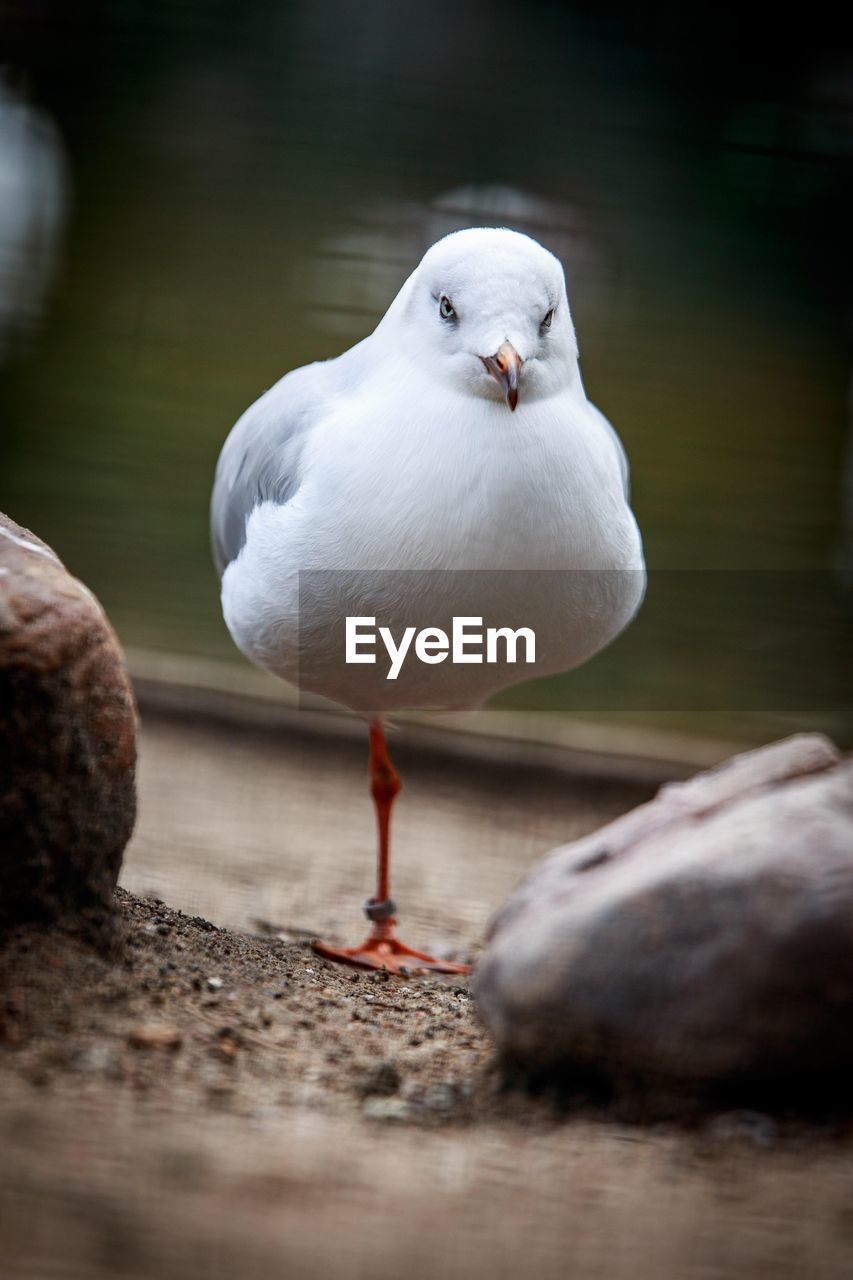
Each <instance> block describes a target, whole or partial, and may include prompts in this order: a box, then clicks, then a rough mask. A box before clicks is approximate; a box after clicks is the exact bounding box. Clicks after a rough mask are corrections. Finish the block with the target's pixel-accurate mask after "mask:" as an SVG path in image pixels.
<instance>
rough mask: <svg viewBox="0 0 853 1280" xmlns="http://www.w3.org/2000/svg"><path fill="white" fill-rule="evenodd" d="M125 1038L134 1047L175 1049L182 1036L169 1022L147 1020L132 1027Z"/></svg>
mask: <svg viewBox="0 0 853 1280" xmlns="http://www.w3.org/2000/svg"><path fill="white" fill-rule="evenodd" d="M127 1039H128V1043H129V1044H130V1045H131V1046H132V1047H133V1048H134V1049H177V1048H178V1046H179V1045H180V1044H181V1040H182V1036H181V1033H180V1031H179V1030H178V1028H177V1027H175V1026H173V1025H172V1023H170V1022H149V1023H144V1024H143V1025H142V1026H139V1027H134V1029H133V1030H132V1031H131V1032H130V1034H129V1035H128V1037H127Z"/></svg>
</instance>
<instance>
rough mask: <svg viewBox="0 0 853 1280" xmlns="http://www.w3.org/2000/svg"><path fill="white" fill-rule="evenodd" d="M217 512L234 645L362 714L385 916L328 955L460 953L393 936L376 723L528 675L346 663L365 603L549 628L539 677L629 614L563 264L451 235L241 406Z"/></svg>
mask: <svg viewBox="0 0 853 1280" xmlns="http://www.w3.org/2000/svg"><path fill="white" fill-rule="evenodd" d="M211 522H212V539H213V549H214V558H215V560H216V563H217V566H218V569H219V572H220V574H221V577H222V609H223V614H224V617H225V621H226V624H227V626H228V629H229V631H230V633H231V635H232V637H233V639H234V641H235V643H236V644H237V646H238V647H239V648H240V649H241V650H242V652H243V653H244V654H245V655H246V656H247V657H248V658H249V659H250V660H251V661H252V662H254V663H256V664H257V665H258V666H261V667H264V668H266V669H267V670H269V671H272V672H274V673H275V674H276V675H278V676H281V677H283V678H284V679H285V680H289V681H291V682H294V683H296V684H298V686H299V688H300V689H302V690H308V691H311V692H314V693H320V694H323V695H325V696H327V697H330V698H333V699H335V700H337V701H339V702H340V703H342V704H344V705H346V706H348V707H350V708H352V709H354V710H356V711H359V712H361V713H363V714H365V715H366V716H367V717H368V720H369V725H370V766H369V767H370V781H371V790H372V794H373V797H374V803H375V806H376V812H377V822H378V845H379V849H378V877H377V887H376V892H375V894H374V896H373V897H372V898H370V899H369V900H368V902H367V903H366V904H365V912H366V914H367V916H368V918H369V919H370V920H371V921H372V931H371V933H370V936H369V937H368V938H367V940H366V941H365V942H364V943H363V944H362V945H361V946H358V947H353V948H335V947H328V946H325V945H323V944H320V943H317V944H315V947H316V949H317V950H318V951H319V952H320V953H321V954H322V955H325V956H327V957H329V958H332V959H338V960H343V961H346V962H347V963H350V964H356V965H359V966H362V967H371V968H378V967H384V968H387V969H389V970H390V971H394V972H403V973H405V972H410V973H411V972H423V971H427V970H438V971H444V972H460V971H464V968H465V966H460V965H450V964H444V963H442V962H441V961H439V960H435V959H434V958H433V957H431V956H428V955H424V954H423V953H422V952H418V951H414V950H412V949H411V948H410V947H407V946H406V945H405V944H404V943H403V942H401V941H400V940H399V938H398V937H397V935H396V932H395V928H394V925H395V920H394V914H395V907H394V904H393V902H392V901H391V898H390V892H389V880H388V828H389V821H390V810H391V804H392V802H393V799H394V797H395V795H396V794H397V791H398V790H399V785H400V784H399V778H398V776H397V774H396V771H395V770H394V767H393V765H392V764H391V761H390V759H389V757H388V752H387V748H386V745H385V739H384V732H383V723H382V718H383V716H387V715H388V714H389V713H391V712H394V711H396V710H400V709H401V708H404V707H406V708H439V707H440V708H446V709H448V708H452V709H460V708H468V707H472V706H477V705H479V704H480V703H481V702H482V701H484V700H485V699H486V698H487V697H489V696H490V695H491V694H492V693H494V692H496V691H497V690H498V689H500V688H502V687H505V686H507V685H509V684H512V683H515V682H517V681H519V680H522V679H526V678H529V675H530V671H529V669H528V670H527V671H525V669H524V667H523V666H519V665H511V664H509V663H503V664H491V665H489V664H487V663H485V662H480V663H477V664H474V663H470V662H453V661H451V660H449V658H450V655H447V660H443V661H440V660H438V659H436V658H434V659H433V660H432V661H429V660H423V661H419V660H417V659H416V658H414V657H412V658H411V660H407V661H406V662H405V663H404V664H403V666H402V668H401V669H400V672H399V676H398V678H397V679H395V680H389V679H388V678H387V668H386V667H384V666H383V665H382V663H381V662H377V663H376V664H374V665H372V666H368V665H366V664H364V663H358V664H354V663H347V662H345V661H344V643H343V634H344V626H345V619H346V618H347V617H370V618H374V619H375V621H376V623H377V624H378V625H382V624H384V625H385V626H387V628H388V632H389V634H390V635H393V636H394V637H396V638H397V639H399V638H400V636H401V635H402V633H403V631H404V629H405V628H406V627H407V626H409V625H411V624H412V622H413V621H417V622H419V623H420V625H421V626H422V627H423V626H430V627H438V628H441V627H442V625H443V624H447V623H448V621H449V620H450V619H452V617H454V616H457V615H459V616H468V617H482V618H484V619H485V618H492V619H494V620H496V621H499V622H500V623H501V624H503V625H506V623H507V622H509V621H510V620H511V622H512V626H513V627H518V626H521V625H523V626H526V627H527V628H529V629H530V630H532V631H533V632H534V633H535V637H536V666H535V674H537V675H544V674H549V673H552V672H556V671H564V670H568V669H569V668H572V667H576V666H578V665H579V664H580V663H582V662H584V661H585V660H586V659H587V658H589V657H591V656H592V655H593V654H594V653H596V652H597V651H598V650H599V649H601V648H602V647H603V646H604V645H606V644H607V643H609V641H611V640H612V639H613V638H614V637H615V636H616V635H617V634H618V633H619V632H620V631H621V630H622V629H623V628H624V627H625V626H626V625H627V624H628V622H629V621H630V620H631V618H632V617H633V616H634V614H635V612H636V610H637V608H638V607H639V605H640V602H641V600H642V597H643V593H644V590H645V566H644V561H643V551H642V541H641V538H640V533H639V530H638V528H637V523H636V521H635V519H634V516H633V513H632V511H631V507H630V503H629V494H628V467H627V463H626V459H625V454H624V451H623V449H622V446H621V444H620V442H619V439H618V437H617V435H616V433H615V431H614V430H613V428H612V427H611V426H610V424H609V423H608V421H607V419H606V418H605V417H604V416H603V415H602V414H601V413H600V412H599V411H598V410H597V409H596V408H595V406H594V405H592V404H591V403H590V402H589V401H588V400H587V398H586V394H585V392H584V388H583V385H582V382H581V377H580V371H579V368H578V348H577V341H576V337H575V330H574V326H573V324H572V318H571V313H570V310H569V303H568V298H567V296H566V286H565V280H564V276H563V270H562V267H561V266H560V263H559V262H558V261H557V259H556V258H554V257H553V256H552V255H551V254H550V253H548V251H547V250H545V249H544V248H542V246H541V245H539V244H537V243H536V241H534V240H532V239H530V238H528V237H527V236H524V235H521V234H519V233H518V232H514V231H509V230H506V229H492V228H471V229H468V230H465V231H458V232H455V233H454V234H452V235H449V236H446V237H445V238H444V239H443V240H440V241H438V243H437V244H435V245H433V246H432V248H431V249H430V250H429V251H428V252H427V253H426V254H425V256H424V258H423V259H422V261H421V263H420V265H419V266H418V267H417V268H416V269H415V271H414V272H413V273H412V275H410V276H409V278H408V280H406V282H405V284H404V285H403V287H402V289H401V290H400V292H399V293H398V294H397V296H396V298H395V299H394V300H393V302H392V303H391V305H390V307H389V308H388V311H387V312H386V314H385V316H384V317H383V318H382V320H381V321H380V323H379V325H378V326H377V328H376V329H375V331H374V332H373V333H372V334H371V335H370V336H369V337H367V338H365V339H364V340H363V341H362V342H360V343H358V344H357V345H356V346H355V347H353V348H351V349H350V350H349V351H345V352H344V353H343V354H342V355H340V356H338V357H337V358H335V359H332V360H327V361H321V362H317V363H315V364H310V365H306V366H305V367H304V368H300V369H295V370H293V371H292V372H291V373H288V374H287V375H286V376H285V377H283V378H282V379H281V380H280V381H279V382H277V383H276V384H275V385H274V386H273V387H271V388H270V390H268V391H267V392H266V394H265V395H263V396H261V398H260V399H259V400H258V401H256V403H255V404H253V405H252V406H251V407H250V408H249V409H248V410H247V411H246V413H244V414H243V416H242V418H240V420H239V421H238V422H237V424H236V426H235V427H234V428H233V430H232V431H231V434H230V435H229V436H228V439H227V440H226V442H225V445H224V447H223V449H222V453H221V455H220V458H219V463H218V466H217V471H216V480H215V484H214V489H213V498H212V508H211ZM508 571H509V572H508ZM424 652H425V650H424Z"/></svg>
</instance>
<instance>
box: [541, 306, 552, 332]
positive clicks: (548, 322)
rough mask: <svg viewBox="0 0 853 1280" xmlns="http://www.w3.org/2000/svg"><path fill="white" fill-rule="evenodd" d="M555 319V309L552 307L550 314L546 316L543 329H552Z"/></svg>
mask: <svg viewBox="0 0 853 1280" xmlns="http://www.w3.org/2000/svg"><path fill="white" fill-rule="evenodd" d="M553 319H554V308H553V307H552V308H551V310H550V311H549V312H548V314H547V315H546V316H545V319H544V320H543V321H542V325H541V328H543V329H550V328H551V321H552V320H553Z"/></svg>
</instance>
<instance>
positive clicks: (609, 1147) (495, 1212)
mask: <svg viewBox="0 0 853 1280" xmlns="http://www.w3.org/2000/svg"><path fill="white" fill-rule="evenodd" d="M397 745H398V750H397V752H396V755H397V759H398V764H399V765H400V767H401V769H402V770H403V773H404V779H406V781H407V784H408V785H407V793H406V794H407V796H408V803H407V804H405V805H403V804H401V806H400V811H399V814H398V822H397V831H398V836H399V840H398V855H399V856H398V866H399V875H398V877H397V883H396V896H397V897H398V900H399V901H401V904H404V915H403V918H404V920H406V921H409V922H410V923H411V936H412V940H413V941H414V942H415V943H420V944H426V945H430V944H435V943H437V944H438V945H440V946H443V947H444V949H445V950H446V951H447V952H448V953H454V954H459V955H466V954H472V953H473V954H475V953H476V948H477V944H478V938H479V936H480V933H481V930H482V927H483V923H484V921H485V919H486V918H487V917H488V915H489V914H490V912H491V910H493V909H494V907H495V906H497V905H498V903H499V902H500V901H501V898H502V896H504V895H505V893H506V892H507V891H508V890H509V888H510V887H511V886H512V884H513V883H514V882H515V880H516V879H517V878H518V876H519V875H520V874H521V872H522V871H523V869H524V867H525V865H527V864H528V863H529V862H530V861H532V860H533V859H534V858H535V857H536V856H538V855H539V854H540V853H541V852H543V851H544V849H546V848H547V847H548V846H549V845H550V844H553V843H555V842H556V841H557V840H558V839H566V838H570V837H571V836H573V835H575V834H578V833H579V832H580V831H582V830H586V829H589V828H590V827H592V826H594V825H596V824H597V823H598V822H600V821H603V820H606V818H608V817H609V816H611V815H612V814H614V813H616V812H619V811H621V810H622V809H624V808H627V807H628V805H630V804H633V803H636V802H637V800H638V799H641V798H643V795H644V794H645V793H646V792H647V788H646V787H644V786H642V785H638V786H631V785H629V784H626V783H625V784H623V783H616V782H612V781H611V782H604V781H599V782H595V781H593V780H592V779H586V780H584V779H578V778H575V779H572V778H567V777H566V776H561V775H560V773H559V771H555V770H552V771H550V772H549V771H547V770H546V771H543V770H541V769H540V768H538V767H534V766H531V765H530V763H529V762H525V761H524V760H523V759H522V760H521V761H520V762H519V761H518V760H515V761H513V762H511V763H505V764H501V763H500V762H495V761H494V760H493V761H491V762H489V763H488V764H487V765H486V764H481V765H480V766H475V764H474V763H472V761H470V760H460V759H459V758H455V757H447V756H443V755H442V754H441V753H440V752H432V753H431V752H430V751H426V750H423V749H420V748H419V749H417V750H415V749H414V748H413V747H411V746H410V747H408V748H407V747H406V745H405V743H404V742H403V740H402V738H401V740H400V742H399V743H398V744H397ZM363 754H364V753H363V749H362V746H361V744H360V743H357V742H352V743H350V742H348V741H339V740H334V741H331V740H325V739H323V738H320V737H312V736H311V735H305V736H304V737H298V736H292V737H289V738H286V739H285V740H282V736H281V735H280V734H273V733H270V734H264V733H262V732H259V731H258V730H257V729H256V728H255V729H252V730H249V729H242V730H241V729H239V728H236V727H235V726H233V725H231V726H229V725H225V724H215V723H213V722H208V721H197V722H190V723H187V722H184V721H177V720H175V719H173V718H169V717H162V716H160V717H148V719H147V721H146V725H145V730H144V735H143V753H142V766H141V773H140V784H141V813H142V820H141V824H140V828H139V831H138V833H137V836H136V837H135V840H134V844H133V846H132V847H131V849H130V850H129V854H128V859H127V865H126V871H125V874H124V876H123V882H124V884H125V886H126V888H125V889H123V890H120V891H119V894H118V908H119V914H120V937H119V939H118V942H117V944H116V946H115V947H114V948H113V950H112V951H111V952H110V953H109V954H106V955H97V954H95V953H93V952H92V951H91V950H89V949H87V948H85V947H83V946H82V945H81V944H79V943H77V942H74V941H73V940H71V939H68V938H66V937H64V936H62V935H60V934H58V933H53V934H48V935H40V934H35V933H33V932H32V931H29V930H22V931H19V932H18V933H17V934H16V935H15V936H13V937H12V938H10V939H8V940H7V944H6V946H5V948H4V949H3V950H2V952H0V992H2V995H0V1077H2V1087H0V1148H2V1151H3V1158H2V1161H0V1275H3V1276H4V1277H6V1276H8V1277H9V1280H51V1278H53V1277H63V1278H67V1280H71V1278H76V1277H81V1278H82V1277H87V1278H88V1277H92V1278H94V1277H97V1278H99V1280H100V1278H102V1277H130V1280H142V1278H143V1277H145V1280H149V1278H150V1277H162V1278H163V1280H173V1277H174V1280H178V1278H179V1277H180V1278H181V1280H193V1278H194V1277H196V1276H198V1277H205V1278H206V1280H207V1278H209V1280H217V1278H218V1277H223V1278H225V1277H229V1278H230V1277H247V1278H248V1280H254V1277H265V1278H266V1277H278V1276H281V1277H297V1278H301V1277H302V1276H306V1277H308V1276H312V1277H314V1276H317V1277H323V1278H325V1277H330V1278H331V1280H337V1278H338V1277H340V1278H342V1280H343V1278H345V1277H346V1278H347V1280H349V1278H353V1280H356V1278H361V1277H367V1276H374V1275H375V1274H376V1273H377V1272H381V1271H382V1270H383V1269H384V1270H387V1271H389V1272H390V1271H393V1272H394V1273H395V1274H397V1275H402V1276H404V1277H413V1278H419V1277H424V1278H426V1277H433V1276H436V1275H441V1276H446V1277H450V1278H455V1277H460V1278H462V1277H472V1278H478V1277H480V1276H484V1277H485V1276H488V1277H491V1276H495V1277H504V1276H505V1277H510V1276H512V1277H517V1276H518V1275H528V1274H530V1275H536V1276H537V1277H542V1278H544V1280H548V1278H550V1277H555V1278H556V1277H579V1278H582V1280H587V1278H588V1277H589V1278H594V1277H602V1278H606V1280H622V1278H623V1277H625V1278H626V1280H627V1277H632V1278H637V1280H646V1278H647V1277H648V1278H649V1280H651V1277H655V1278H657V1277H661V1278H667V1280H668V1278H669V1277H672V1278H673V1280H682V1278H684V1280H693V1278H696V1280H699V1278H700V1277H701V1278H702V1280H709V1278H712V1277H718V1276H719V1277H727V1278H728V1277H736V1278H737V1277H744V1278H746V1277H750V1280H751V1278H752V1277H756V1276H765V1275H767V1276H770V1275H772V1276H773V1277H774V1278H781V1280H787V1278H788V1277H790V1278H791V1280H794V1278H796V1280H802V1278H804V1277H809V1278H810V1280H811V1278H813V1277H817V1278H821V1280H822V1278H823V1277H832V1278H833V1280H835V1278H836V1277H838V1278H840V1277H846V1276H848V1275H850V1274H853V1159H851V1156H853V1141H851V1138H850V1136H849V1134H845V1133H843V1132H838V1131H829V1130H817V1129H813V1128H808V1127H806V1126H801V1125H795V1124H792V1123H783V1122H780V1121H778V1120H774V1119H772V1118H770V1117H769V1116H765V1115H762V1114H759V1113H729V1114H725V1115H717V1116H710V1117H707V1118H706V1119H704V1120H703V1121H701V1122H700V1123H697V1124H695V1125H694V1126H693V1127H692V1128H691V1129H689V1130H686V1129H684V1128H678V1127H675V1126H672V1125H655V1126H649V1125H645V1126H644V1125H638V1124H636V1123H628V1122H627V1121H626V1120H625V1119H624V1118H620V1117H619V1115H618V1113H617V1114H616V1115H614V1114H606V1113H602V1112H596V1111H595V1110H593V1109H591V1107H590V1105H589V1104H588V1103H587V1102H584V1101H583V1100H577V1102H576V1104H575V1105H573V1106H569V1107H564V1108H563V1109H560V1110H558V1109H556V1108H555V1106H554V1104H553V1102H552V1101H551V1100H549V1099H547V1098H542V1097H539V1098H532V1097H530V1096H528V1095H527V1094H525V1093H523V1092H520V1091H518V1090H511V1091H508V1090H507V1089H506V1088H505V1086H504V1083H503V1081H502V1079H501V1076H500V1073H499V1071H498V1070H497V1068H496V1064H495V1063H494V1060H493V1056H492V1051H491V1048H490V1045H489V1042H488V1039H487V1037H486V1035H485V1033H484V1031H483V1030H482V1028H481V1027H480V1026H479V1024H478V1022H477V1019H476V1016H475V1014H474V1011H473V1008H472V1005H471V1001H470V1000H469V997H468V992H467V986H466V984H465V983H464V982H460V981H458V980H455V979H408V980H407V979H397V978H388V977H387V976H386V975H384V974H378V975H364V974H360V973H357V972H355V971H351V970H348V969H345V968H340V967H337V966H331V965H327V964H326V963H325V962H323V961H321V960H318V959H317V957H315V956H314V954H313V953H312V952H311V951H310V949H309V947H308V944H307V942H306V941H305V934H308V933H313V932H315V931H316V932H326V933H327V934H328V935H329V936H332V935H334V936H338V937H344V936H350V937H355V936H356V935H357V933H358V932H359V930H360V928H361V924H360V922H359V919H358V913H357V911H356V910H355V905H356V904H357V902H358V901H359V900H360V898H361V897H363V896H364V894H365V893H366V891H367V889H368V888H369V877H370V870H371V854H370V844H371V831H370V820H369V819H370V815H369V808H368V806H367V802H366V798H365V797H364V795H363V794H362V788H363V783H364V759H363ZM363 811H364V812H363ZM128 889H133V890H134V892H133V893H131V892H128ZM152 891H153V893H156V894H157V895H158V897H157V898H155V897H152V896H147V897H146V896H143V895H144V894H146V893H148V894H149V895H150V893H151V892H152ZM158 899H164V900H168V901H169V903H170V906H169V907H167V906H165V905H164V903H163V901H160V900H158ZM175 907H180V908H182V910H183V914H182V913H181V911H179V910H176V909H174V908H175ZM202 908H203V909H202ZM212 921H215V923H213V922H212ZM250 930H251V932H250Z"/></svg>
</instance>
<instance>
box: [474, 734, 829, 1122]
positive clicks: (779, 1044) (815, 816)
mask: <svg viewBox="0 0 853 1280" xmlns="http://www.w3.org/2000/svg"><path fill="white" fill-rule="evenodd" d="M474 993H475V997H476V1000H477V1003H478V1007H479V1011H480V1014H481V1016H482V1017H483V1019H484V1020H485V1022H486V1023H487V1025H488V1026H489V1027H490V1029H491V1031H492V1032H493V1034H494V1036H495V1039H496V1041H497V1043H498V1045H499V1046H500V1048H501V1050H502V1051H503V1053H504V1055H505V1057H506V1059H507V1060H508V1061H509V1062H512V1063H514V1064H515V1065H516V1066H521V1067H522V1068H523V1069H524V1070H526V1071H529V1072H532V1073H534V1074H536V1075H547V1076H550V1077H552V1078H554V1079H556V1080H557V1081H559V1082H561V1083H563V1084H565V1085H567V1086H571V1084H572V1081H573V1080H580V1079H589V1078H590V1076H592V1077H594V1078H597V1079H606V1080H609V1081H610V1082H616V1083H620V1082H621V1083H627V1082H629V1081H630V1082H634V1083H637V1082H640V1081H642V1082H643V1083H644V1087H648V1086H650V1085H651V1086H653V1091H654V1089H655V1088H656V1089H657V1090H660V1089H661V1088H662V1089H663V1090H664V1092H665V1091H666V1090H671V1091H673V1092H676V1093H681V1094H682V1095H683V1094H684V1093H685V1092H686V1093H688V1094H691V1095H692V1096H697V1095H705V1094H707V1093H711V1094H716V1095H717V1096H726V1095H727V1094H737V1093H744V1092H745V1093H749V1092H750V1091H752V1090H760V1091H761V1093H762V1096H763V1097H764V1098H765V1099H768V1098H769V1099H776V1100H778V1101H782V1100H792V1099H794V1098H797V1099H798V1100H800V1101H802V1100H805V1101H806V1102H807V1104H812V1105H815V1106H820V1104H821V1103H822V1102H823V1101H824V1100H828V1099H829V1098H830V1096H832V1095H833V1093H835V1094H836V1095H837V1094H838V1093H839V1092H841V1091H843V1092H844V1093H845V1094H847V1095H848V1096H849V1088H848V1082H849V1079H850V1078H851V1075H853V759H845V760H842V759H841V758H840V757H839V753H838V751H837V750H836V749H835V748H834V747H833V745H832V744H831V743H830V742H828V741H827V740H826V739H825V738H822V737H819V736H817V735H802V736H798V737H794V738H790V739H788V740H786V741H783V742H778V743H774V744H773V745H771V746H768V747H765V748H762V749H761V750H758V751H754V752H750V753H748V754H745V755H742V756H737V757H735V758H734V759H733V760H731V761H729V762H727V763H726V764H724V765H722V766H720V767H719V768H718V769H715V770H712V771H711V772H709V773H705V774H700V775H698V776H697V777H695V778H693V779H691V780H690V781H689V782H686V783H683V784H680V785H669V786H666V787H664V788H662V790H661V791H660V793H659V794H658V795H657V797H656V798H655V799H654V800H652V801H651V802H650V803H649V804H646V805H643V806H641V807H640V808H638V809H635V810H633V811H632V812H631V813H628V814H626V815H625V816H624V817H622V818H620V819H617V821H615V822H612V823H610V824H609V825H608V826H606V827H603V828H602V829H601V830H600V831H597V832H595V833H594V834H592V835H590V836H587V837H585V838H584V839H582V840H578V841H575V842H574V843H573V844H570V845H566V846H565V847H563V848H560V849H557V850H555V851H554V852H553V853H551V854H550V855H549V856H548V857H547V858H546V859H545V860H544V861H543V862H542V863H541V864H540V865H539V866H538V867H536V868H534V870H533V871H532V872H531V873H530V874H529V875H528V877H527V878H526V880H525V881H524V882H523V884H522V885H521V886H520V888H519V889H518V890H517V891H516V893H515V894H514V895H513V897H512V898H511V899H510V900H509V902H508V903H507V904H506V906H505V907H504V908H503V909H502V910H501V912H500V913H499V914H498V915H497V917H496V918H495V920H494V922H493V924H492V926H491V929H490V941H489V945H488V947H487V949H486V951H485V954H484V955H483V957H482V959H481V960H480V962H479V964H478V966H477V969H476V972H475V977H474Z"/></svg>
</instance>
